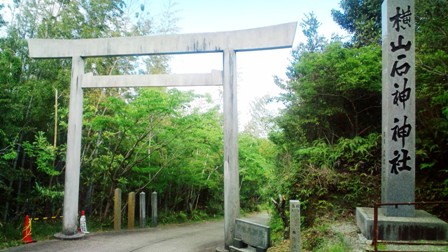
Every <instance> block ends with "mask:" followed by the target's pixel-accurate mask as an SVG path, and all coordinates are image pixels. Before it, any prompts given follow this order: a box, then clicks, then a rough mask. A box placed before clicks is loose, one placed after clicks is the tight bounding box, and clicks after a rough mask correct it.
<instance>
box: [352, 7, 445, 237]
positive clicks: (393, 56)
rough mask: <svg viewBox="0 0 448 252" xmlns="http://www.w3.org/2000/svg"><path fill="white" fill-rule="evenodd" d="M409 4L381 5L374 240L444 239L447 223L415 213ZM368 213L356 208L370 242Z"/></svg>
mask: <svg viewBox="0 0 448 252" xmlns="http://www.w3.org/2000/svg"><path fill="white" fill-rule="evenodd" d="M414 6H415V0H384V2H383V4H382V53H383V55H382V65H383V68H382V171H381V203H383V204H387V203H407V204H397V205H393V204H391V205H384V206H382V207H381V208H380V209H379V210H378V230H379V239H380V240H419V239H424V240H436V239H448V225H447V224H446V223H445V222H443V221H441V220H439V219H437V218H435V217H433V216H432V215H430V214H428V213H426V212H424V211H421V210H415V205H413V204H409V203H414V202H415V170H416V163H415V7H414ZM373 215H374V210H373V209H371V208H361V207H358V208H357V209H356V219H357V224H358V226H359V227H360V229H361V231H362V233H363V234H364V235H365V236H366V237H367V238H368V239H373V232H374V230H373V219H374V216H373Z"/></svg>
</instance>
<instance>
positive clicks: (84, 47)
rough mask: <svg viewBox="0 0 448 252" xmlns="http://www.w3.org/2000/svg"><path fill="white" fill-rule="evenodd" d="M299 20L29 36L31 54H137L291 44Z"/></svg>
mask: <svg viewBox="0 0 448 252" xmlns="http://www.w3.org/2000/svg"><path fill="white" fill-rule="evenodd" d="M296 27H297V22H292V23H286V24H280V25H273V26H268V27H261V28H254V29H247V30H238V31H227V32H209V33H191V34H172V35H157V36H144V37H117V38H98V39H76V40H64V39H28V47H29V51H30V57H31V58H71V57H72V56H81V57H103V56H107V57H109V56H136V55H152V54H179V53H198V52H223V51H224V50H226V49H229V48H230V49H233V50H235V51H251V50H260V49H279V48H291V45H292V42H293V40H294V36H295V32H296Z"/></svg>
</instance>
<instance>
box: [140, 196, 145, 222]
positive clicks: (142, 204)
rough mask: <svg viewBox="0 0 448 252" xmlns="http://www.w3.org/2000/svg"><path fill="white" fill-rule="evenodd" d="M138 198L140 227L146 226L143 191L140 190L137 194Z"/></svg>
mask: <svg viewBox="0 0 448 252" xmlns="http://www.w3.org/2000/svg"><path fill="white" fill-rule="evenodd" d="M139 200H140V208H139V209H140V211H139V212H140V216H139V220H140V228H144V227H146V194H145V193H144V192H141V193H140V195H139Z"/></svg>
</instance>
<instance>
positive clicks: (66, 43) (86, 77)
mask: <svg viewBox="0 0 448 252" xmlns="http://www.w3.org/2000/svg"><path fill="white" fill-rule="evenodd" d="M296 27H297V23H296V22H293V23H286V24H280V25H275V26H269V27H262V28H255V29H248V30H239V31H229V32H215V33H195V34H175V35H157V36H145V37H117V38H99V39H74V40H57V39H29V40H28V45H29V53H30V57H31V58H36V59H41V58H71V59H72V72H71V82H70V102H69V121H68V136H67V158H66V171H65V186H64V207H63V215H64V218H63V226H62V233H61V234H60V236H61V237H62V238H67V239H70V238H76V237H77V235H78V234H77V232H78V231H77V217H78V199H79V174H80V165H81V160H80V157H81V136H82V114H83V88H106V87H148V86H163V87H166V86H204V85H205V86H207V85H208V86H210V85H223V86H224V88H223V92H224V101H223V103H224V233H225V247H226V248H228V247H229V246H230V245H231V244H232V239H233V237H234V229H235V219H236V218H238V217H239V212H240V200H239V199H240V197H239V171H238V169H239V168H238V139H237V137H238V117H237V68H236V52H241V51H254V50H270V49H280V48H291V47H292V43H293V40H294V35H295V31H296ZM214 52H220V53H222V54H223V71H222V72H221V71H212V72H211V73H204V74H172V75H167V74H162V75H123V76H94V75H93V74H92V73H85V72H84V59H85V58H88V57H112V56H143V55H161V54H162V55H163V54H165V55H168V54H192V53H214Z"/></svg>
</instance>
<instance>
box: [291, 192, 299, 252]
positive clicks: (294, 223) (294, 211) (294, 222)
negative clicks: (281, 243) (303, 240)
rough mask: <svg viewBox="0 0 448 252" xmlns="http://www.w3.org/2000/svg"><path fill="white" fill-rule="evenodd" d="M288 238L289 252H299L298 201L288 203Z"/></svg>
mask: <svg viewBox="0 0 448 252" xmlns="http://www.w3.org/2000/svg"><path fill="white" fill-rule="evenodd" d="M289 214H290V216H289V223H290V224H289V237H290V239H291V252H298V251H300V201H298V200H290V201H289Z"/></svg>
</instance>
